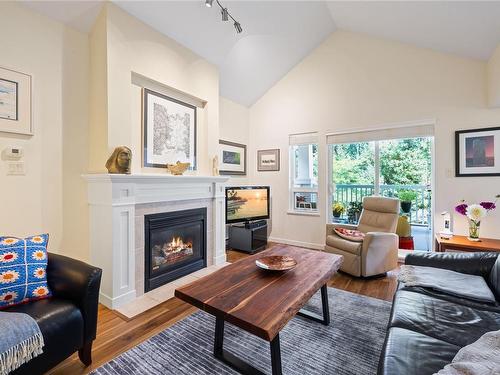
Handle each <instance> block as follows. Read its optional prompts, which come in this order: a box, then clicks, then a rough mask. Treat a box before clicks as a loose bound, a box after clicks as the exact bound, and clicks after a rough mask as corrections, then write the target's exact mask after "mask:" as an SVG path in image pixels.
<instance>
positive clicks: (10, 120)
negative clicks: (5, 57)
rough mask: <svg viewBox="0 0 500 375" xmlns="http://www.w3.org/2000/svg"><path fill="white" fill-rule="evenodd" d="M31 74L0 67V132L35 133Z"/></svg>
mask: <svg viewBox="0 0 500 375" xmlns="http://www.w3.org/2000/svg"><path fill="white" fill-rule="evenodd" d="M31 81H32V79H31V75H29V74H26V73H21V72H18V71H15V70H12V69H7V68H2V67H0V132H5V133H15V134H25V135H33V119H32V98H31V95H32V93H31V85H32V82H31Z"/></svg>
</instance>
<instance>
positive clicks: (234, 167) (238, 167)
mask: <svg viewBox="0 0 500 375" xmlns="http://www.w3.org/2000/svg"><path fill="white" fill-rule="evenodd" d="M219 173H220V174H225V175H235V176H236V175H241V176H244V175H246V174H247V146H245V145H242V144H240V143H234V142H228V141H223V140H219Z"/></svg>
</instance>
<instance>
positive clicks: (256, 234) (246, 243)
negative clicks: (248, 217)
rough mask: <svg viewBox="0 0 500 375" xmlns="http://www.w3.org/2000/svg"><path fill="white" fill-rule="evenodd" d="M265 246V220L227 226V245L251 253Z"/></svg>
mask: <svg viewBox="0 0 500 375" xmlns="http://www.w3.org/2000/svg"><path fill="white" fill-rule="evenodd" d="M266 246H267V221H266V220H259V221H254V222H246V223H244V224H233V225H231V226H230V227H229V247H230V248H231V249H234V250H238V251H243V252H245V253H250V254H253V253H255V252H257V251H259V250H263V249H265V248H266Z"/></svg>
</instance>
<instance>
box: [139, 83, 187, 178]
mask: <svg viewBox="0 0 500 375" xmlns="http://www.w3.org/2000/svg"><path fill="white" fill-rule="evenodd" d="M143 117H144V118H143V139H144V150H143V159H144V160H143V164H144V166H145V167H156V168H165V167H166V165H167V164H175V163H176V162H177V161H180V162H181V163H191V167H190V169H191V170H194V169H196V107H195V106H194V105H190V104H187V103H183V102H181V101H179V100H176V99H174V98H170V97H168V96H165V95H162V94H159V93H157V92H154V91H151V90H148V89H144V90H143Z"/></svg>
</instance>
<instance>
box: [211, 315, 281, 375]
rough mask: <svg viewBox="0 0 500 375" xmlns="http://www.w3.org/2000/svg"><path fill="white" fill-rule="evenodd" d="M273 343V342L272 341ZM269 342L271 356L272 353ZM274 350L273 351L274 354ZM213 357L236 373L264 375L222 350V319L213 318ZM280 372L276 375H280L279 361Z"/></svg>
mask: <svg viewBox="0 0 500 375" xmlns="http://www.w3.org/2000/svg"><path fill="white" fill-rule="evenodd" d="M273 341H274V340H273ZM272 345H273V344H272V342H271V355H272V353H273V348H272ZM277 350H278V358H279V339H278V349H277ZM275 351H276V349H274V352H275ZM214 356H215V358H217V359H219V360H221V361H222V362H224V363H225V364H227V365H228V366H230V367H232V368H233V369H235V370H236V371H238V372H239V373H241V374H245V375H265V374H264V373H263V372H262V371H260V370H258V369H256V368H255V367H253V366H252V365H250V364H248V363H246V362H245V361H243V360H241V359H239V358H238V357H237V356H235V355H234V354H232V353H231V352H228V351H227V350H224V319H223V318H219V317H216V318H215V338H214ZM279 366H280V372H278V373H277V374H279V375H281V360H280V364H279ZM273 375H274V362H273Z"/></svg>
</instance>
